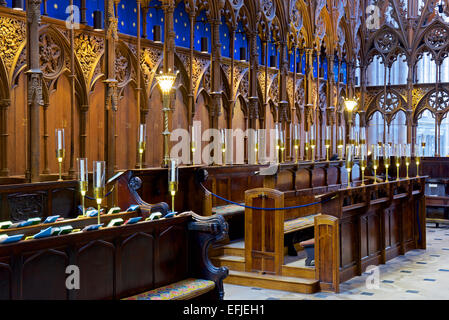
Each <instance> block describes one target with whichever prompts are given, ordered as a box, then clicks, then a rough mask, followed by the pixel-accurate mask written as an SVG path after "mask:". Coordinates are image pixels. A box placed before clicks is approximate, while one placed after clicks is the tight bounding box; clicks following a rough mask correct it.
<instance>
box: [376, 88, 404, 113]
mask: <svg viewBox="0 0 449 320" xmlns="http://www.w3.org/2000/svg"><path fill="white" fill-rule="evenodd" d="M400 104H401V100H400V98H399V97H398V96H397V95H396V94H394V93H391V92H387V98H386V99H385V95H382V96H381V97H380V99H379V105H380V107H381V108H382V110H384V111H385V112H388V113H389V112H393V111H394V110H396V109H398V108H399V107H400Z"/></svg>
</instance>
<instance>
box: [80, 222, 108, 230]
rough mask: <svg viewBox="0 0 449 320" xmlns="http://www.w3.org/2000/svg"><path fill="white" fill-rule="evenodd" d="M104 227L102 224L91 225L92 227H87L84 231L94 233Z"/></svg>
mask: <svg viewBox="0 0 449 320" xmlns="http://www.w3.org/2000/svg"><path fill="white" fill-rule="evenodd" d="M102 226H103V223H100V224H91V225H90V226H87V227H85V228H84V229H83V231H93V230H98V229H99V228H100V227H102Z"/></svg>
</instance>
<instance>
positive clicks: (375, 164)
mask: <svg viewBox="0 0 449 320" xmlns="http://www.w3.org/2000/svg"><path fill="white" fill-rule="evenodd" d="M378 148H379V146H378V145H375V144H373V145H372V146H371V154H372V156H373V169H374V184H376V183H377V168H378V167H379V149H378Z"/></svg>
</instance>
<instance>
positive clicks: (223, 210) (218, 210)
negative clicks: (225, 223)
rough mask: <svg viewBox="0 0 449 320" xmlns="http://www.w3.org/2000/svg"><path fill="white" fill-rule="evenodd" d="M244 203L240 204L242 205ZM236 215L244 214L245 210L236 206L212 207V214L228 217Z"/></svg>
mask: <svg viewBox="0 0 449 320" xmlns="http://www.w3.org/2000/svg"><path fill="white" fill-rule="evenodd" d="M243 204H244V203H242V205H243ZM236 213H245V208H244V207H241V206H238V205H236V204H228V205H225V206H219V207H213V208H212V214H219V215H228V214H236Z"/></svg>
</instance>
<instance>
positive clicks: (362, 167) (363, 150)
mask: <svg viewBox="0 0 449 320" xmlns="http://www.w3.org/2000/svg"><path fill="white" fill-rule="evenodd" d="M367 158H368V157H367V151H366V144H362V145H361V146H360V170H361V171H362V186H364V185H365V169H366V164H367Z"/></svg>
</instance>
